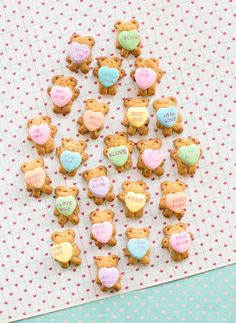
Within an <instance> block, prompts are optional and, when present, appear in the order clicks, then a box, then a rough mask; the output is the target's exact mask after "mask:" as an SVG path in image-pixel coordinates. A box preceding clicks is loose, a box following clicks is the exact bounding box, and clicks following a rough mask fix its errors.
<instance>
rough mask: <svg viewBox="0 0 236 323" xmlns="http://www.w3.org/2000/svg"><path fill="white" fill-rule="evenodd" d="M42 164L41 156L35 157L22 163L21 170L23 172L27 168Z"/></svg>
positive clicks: (31, 168) (30, 168) (41, 165)
mask: <svg viewBox="0 0 236 323" xmlns="http://www.w3.org/2000/svg"><path fill="white" fill-rule="evenodd" d="M43 166H44V161H43V159H42V158H37V159H35V160H32V161H30V162H28V163H23V164H22V165H21V170H22V171H23V173H26V172H27V171H29V170H33V169H35V168H37V167H43Z"/></svg>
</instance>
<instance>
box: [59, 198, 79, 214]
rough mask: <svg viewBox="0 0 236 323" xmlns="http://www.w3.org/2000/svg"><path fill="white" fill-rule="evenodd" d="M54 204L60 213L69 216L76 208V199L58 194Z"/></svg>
mask: <svg viewBox="0 0 236 323" xmlns="http://www.w3.org/2000/svg"><path fill="white" fill-rule="evenodd" d="M55 206H56V208H57V210H58V211H59V212H60V213H61V214H63V215H65V216H70V215H71V214H72V213H73V212H74V210H75V208H76V199H75V198H74V196H59V197H58V198H57V199H56V203H55Z"/></svg>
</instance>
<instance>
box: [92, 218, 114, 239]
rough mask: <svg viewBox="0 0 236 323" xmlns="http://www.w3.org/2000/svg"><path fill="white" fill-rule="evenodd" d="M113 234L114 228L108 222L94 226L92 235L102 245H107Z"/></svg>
mask: <svg viewBox="0 0 236 323" xmlns="http://www.w3.org/2000/svg"><path fill="white" fill-rule="evenodd" d="M112 233H113V226H112V224H111V223H110V222H108V221H105V222H103V223H95V224H93V225H92V234H93V236H94V238H95V239H96V240H97V241H99V242H101V243H107V242H108V241H109V240H110V239H111V237H112Z"/></svg>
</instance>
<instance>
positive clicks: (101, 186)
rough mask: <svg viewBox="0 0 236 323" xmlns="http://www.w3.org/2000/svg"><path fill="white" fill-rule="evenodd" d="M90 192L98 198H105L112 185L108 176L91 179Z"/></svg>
mask: <svg viewBox="0 0 236 323" xmlns="http://www.w3.org/2000/svg"><path fill="white" fill-rule="evenodd" d="M88 187H89V190H90V192H91V193H93V194H94V195H95V196H96V197H100V198H103V197H105V196H106V195H107V193H108V192H109V190H110V187H111V184H110V181H109V179H108V177H107V176H101V177H97V178H91V179H90V181H89V184H88Z"/></svg>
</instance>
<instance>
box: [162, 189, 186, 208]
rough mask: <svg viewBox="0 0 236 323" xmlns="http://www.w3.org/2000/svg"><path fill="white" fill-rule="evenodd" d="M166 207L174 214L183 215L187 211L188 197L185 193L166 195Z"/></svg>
mask: <svg viewBox="0 0 236 323" xmlns="http://www.w3.org/2000/svg"><path fill="white" fill-rule="evenodd" d="M165 201H166V206H167V208H168V209H170V210H171V211H173V212H176V213H181V212H182V211H184V210H185V209H186V204H187V196H186V194H184V193H183V192H177V193H174V194H167V195H166V199H165Z"/></svg>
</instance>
